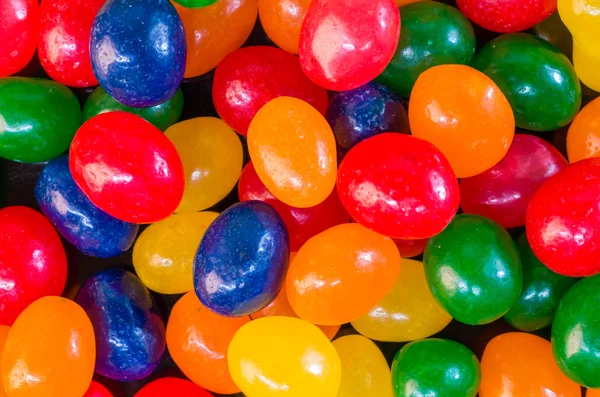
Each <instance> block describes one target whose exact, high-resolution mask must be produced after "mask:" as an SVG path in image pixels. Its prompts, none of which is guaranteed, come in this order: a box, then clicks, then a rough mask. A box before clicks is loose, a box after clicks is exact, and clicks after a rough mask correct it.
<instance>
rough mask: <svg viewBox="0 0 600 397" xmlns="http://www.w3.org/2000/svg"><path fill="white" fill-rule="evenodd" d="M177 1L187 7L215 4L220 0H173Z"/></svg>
mask: <svg viewBox="0 0 600 397" xmlns="http://www.w3.org/2000/svg"><path fill="white" fill-rule="evenodd" d="M173 1H174V2H175V3H177V4H179V5H180V6H184V7H186V8H200V7H206V6H209V5H211V4H215V3H216V2H217V1H218V0H173Z"/></svg>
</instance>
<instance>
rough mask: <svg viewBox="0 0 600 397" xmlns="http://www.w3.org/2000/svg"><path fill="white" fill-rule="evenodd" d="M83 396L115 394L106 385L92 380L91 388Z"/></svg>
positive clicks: (98, 396)
mask: <svg viewBox="0 0 600 397" xmlns="http://www.w3.org/2000/svg"><path fill="white" fill-rule="evenodd" d="M83 397H113V395H112V393H111V392H109V391H108V390H107V389H106V387H104V386H102V385H101V384H100V383H98V382H95V381H92V383H91V384H90V387H89V389H88V390H87V391H86V392H85V394H84V395H83Z"/></svg>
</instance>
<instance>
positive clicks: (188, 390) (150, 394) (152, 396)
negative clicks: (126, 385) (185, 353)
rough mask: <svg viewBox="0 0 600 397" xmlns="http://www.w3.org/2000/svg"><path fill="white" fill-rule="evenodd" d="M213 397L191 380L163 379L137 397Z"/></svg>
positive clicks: (150, 385)
mask: <svg viewBox="0 0 600 397" xmlns="http://www.w3.org/2000/svg"><path fill="white" fill-rule="evenodd" d="M173 395H175V396H177V397H212V394H210V393H209V392H207V391H206V390H204V389H202V388H201V387H198V386H196V385H195V384H193V383H192V382H190V381H189V380H185V379H179V378H161V379H157V380H154V381H152V382H150V383H148V384H147V385H146V386H144V387H142V388H141V389H140V390H139V391H138V392H137V393H135V397H172V396H173Z"/></svg>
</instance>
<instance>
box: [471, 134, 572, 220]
mask: <svg viewBox="0 0 600 397" xmlns="http://www.w3.org/2000/svg"><path fill="white" fill-rule="evenodd" d="M568 164H569V163H568V162H567V160H566V159H565V158H564V156H563V155H562V154H560V152H559V151H558V150H557V149H556V148H555V147H554V146H552V145H551V144H549V143H548V142H546V141H544V140H543V139H541V138H538V137H536V136H533V135H525V134H516V135H515V138H514V140H513V142H512V144H511V146H510V148H509V149H508V152H507V153H506V156H504V158H503V159H502V160H501V161H500V162H499V163H498V164H496V165H495V166H494V167H492V168H490V169H489V170H487V171H485V172H483V173H481V174H479V175H476V176H474V177H471V178H464V179H461V180H460V205H461V208H462V210H463V212H466V213H472V214H479V215H483V216H485V217H486V218H489V219H491V220H493V221H496V222H497V223H499V224H500V226H502V227H504V228H511V227H519V226H524V225H525V213H526V212H527V206H528V205H529V202H530V201H531V198H532V197H533V194H534V193H535V191H536V190H537V189H538V188H539V187H540V186H541V185H542V183H544V181H545V180H546V179H548V178H550V177H551V176H552V175H554V174H556V173H557V172H559V171H560V170H562V169H563V168H565V167H566V166H567V165H568Z"/></svg>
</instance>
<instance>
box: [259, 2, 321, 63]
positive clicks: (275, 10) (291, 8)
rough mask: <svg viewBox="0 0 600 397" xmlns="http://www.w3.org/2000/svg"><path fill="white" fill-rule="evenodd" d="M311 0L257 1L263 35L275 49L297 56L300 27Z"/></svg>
mask: <svg viewBox="0 0 600 397" xmlns="http://www.w3.org/2000/svg"><path fill="white" fill-rule="evenodd" d="M310 1H311V0H258V15H259V17H260V22H261V24H262V27H263V29H264V30H265V33H266V34H267V36H269V38H270V39H271V40H273V43H275V44H276V45H277V47H279V48H281V49H282V50H285V51H287V52H291V53H292V54H298V44H299V43H300V27H301V26H302V20H303V19H304V14H306V10H308V6H309V5H310Z"/></svg>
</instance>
